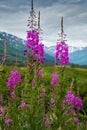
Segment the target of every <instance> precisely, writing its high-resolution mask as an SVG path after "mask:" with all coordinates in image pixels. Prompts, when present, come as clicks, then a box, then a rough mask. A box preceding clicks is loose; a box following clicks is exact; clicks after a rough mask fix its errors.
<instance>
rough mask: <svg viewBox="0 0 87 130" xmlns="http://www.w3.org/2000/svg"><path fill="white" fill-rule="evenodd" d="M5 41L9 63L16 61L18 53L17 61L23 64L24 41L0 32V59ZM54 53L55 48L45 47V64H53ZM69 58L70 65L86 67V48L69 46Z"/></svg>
mask: <svg viewBox="0 0 87 130" xmlns="http://www.w3.org/2000/svg"><path fill="white" fill-rule="evenodd" d="M5 39H6V50H7V57H8V61H9V63H12V62H14V63H15V60H16V53H18V61H19V62H21V63H22V62H24V61H25V60H26V59H25V57H24V53H23V51H24V50H25V49H26V46H25V44H26V41H25V40H23V39H21V38H18V37H17V36H14V35H12V34H8V33H6V32H0V57H2V56H3V54H4V40H5ZM54 53H55V46H50V47H47V46H45V59H46V63H53V64H54ZM69 58H70V63H73V64H79V65H87V47H73V46H69Z"/></svg>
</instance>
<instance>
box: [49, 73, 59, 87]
mask: <svg viewBox="0 0 87 130" xmlns="http://www.w3.org/2000/svg"><path fill="white" fill-rule="evenodd" d="M51 85H52V87H54V86H55V85H59V83H58V80H57V74H55V73H53V74H52V80H51Z"/></svg>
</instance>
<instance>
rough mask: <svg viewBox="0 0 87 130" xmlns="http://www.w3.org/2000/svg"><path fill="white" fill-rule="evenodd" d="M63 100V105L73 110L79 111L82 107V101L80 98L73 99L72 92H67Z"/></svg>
mask: <svg viewBox="0 0 87 130" xmlns="http://www.w3.org/2000/svg"><path fill="white" fill-rule="evenodd" d="M65 98H66V99H65V100H63V103H64V104H68V105H70V106H71V107H72V108H73V109H77V110H78V111H79V110H80V109H81V107H82V105H83V104H82V100H81V98H80V97H75V96H74V94H73V93H72V91H68V92H67V94H66V96H65Z"/></svg>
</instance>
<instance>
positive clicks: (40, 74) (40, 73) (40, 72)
mask: <svg viewBox="0 0 87 130" xmlns="http://www.w3.org/2000/svg"><path fill="white" fill-rule="evenodd" d="M39 77H40V79H42V78H43V76H42V70H39Z"/></svg>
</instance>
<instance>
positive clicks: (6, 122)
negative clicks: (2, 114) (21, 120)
mask: <svg viewBox="0 0 87 130" xmlns="http://www.w3.org/2000/svg"><path fill="white" fill-rule="evenodd" d="M12 121H13V120H12V119H11V118H9V119H7V120H6V121H5V124H4V125H5V126H9V125H10V123H11V122H12Z"/></svg>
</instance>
